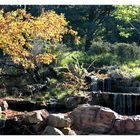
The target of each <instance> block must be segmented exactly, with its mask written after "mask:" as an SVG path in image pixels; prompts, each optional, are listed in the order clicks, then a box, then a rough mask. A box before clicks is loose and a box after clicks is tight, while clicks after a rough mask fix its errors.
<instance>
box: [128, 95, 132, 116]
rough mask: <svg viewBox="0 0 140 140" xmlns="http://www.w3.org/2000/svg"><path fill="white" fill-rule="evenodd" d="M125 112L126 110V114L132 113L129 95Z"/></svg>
mask: <svg viewBox="0 0 140 140" xmlns="http://www.w3.org/2000/svg"><path fill="white" fill-rule="evenodd" d="M127 112H128V115H132V98H131V95H127Z"/></svg>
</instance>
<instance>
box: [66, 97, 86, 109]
mask: <svg viewBox="0 0 140 140" xmlns="http://www.w3.org/2000/svg"><path fill="white" fill-rule="evenodd" d="M87 102H88V98H87V97H85V96H79V95H66V96H65V97H64V99H63V103H64V104H65V106H66V108H67V109H70V110H72V109H74V108H76V107H77V106H78V105H79V104H85V103H87Z"/></svg>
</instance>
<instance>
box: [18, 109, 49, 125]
mask: <svg viewBox="0 0 140 140" xmlns="http://www.w3.org/2000/svg"><path fill="white" fill-rule="evenodd" d="M48 116H49V113H48V112H47V111H46V110H45V109H42V110H36V111H32V112H27V113H25V114H24V115H21V116H20V119H21V120H22V121H24V122H26V123H28V124H35V123H40V122H42V121H44V120H46V119H47V117H48Z"/></svg>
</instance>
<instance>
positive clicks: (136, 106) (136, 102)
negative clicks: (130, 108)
mask: <svg viewBox="0 0 140 140" xmlns="http://www.w3.org/2000/svg"><path fill="white" fill-rule="evenodd" d="M136 113H137V96H135V114H136Z"/></svg>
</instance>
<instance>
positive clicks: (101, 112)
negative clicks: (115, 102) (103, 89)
mask: <svg viewBox="0 0 140 140" xmlns="http://www.w3.org/2000/svg"><path fill="white" fill-rule="evenodd" d="M69 117H70V118H71V120H72V128H73V129H74V130H78V131H82V132H83V134H115V135H124V134H140V115H135V116H123V115H119V114H118V113H116V112H114V111H112V110H111V109H109V108H106V107H102V106H96V105H92V106H91V105H87V104H86V105H81V106H78V107H77V108H76V109H75V110H74V111H72V112H71V113H69Z"/></svg>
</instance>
